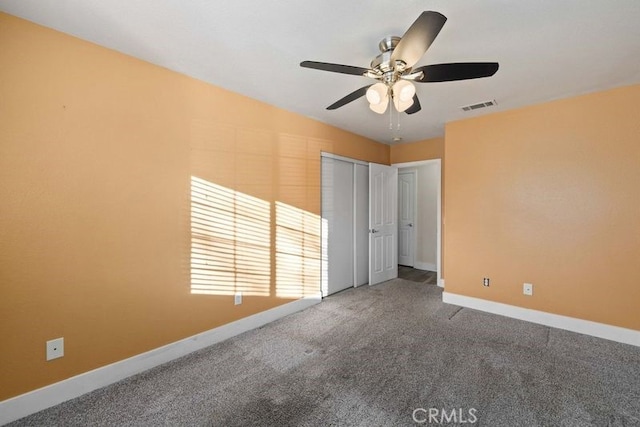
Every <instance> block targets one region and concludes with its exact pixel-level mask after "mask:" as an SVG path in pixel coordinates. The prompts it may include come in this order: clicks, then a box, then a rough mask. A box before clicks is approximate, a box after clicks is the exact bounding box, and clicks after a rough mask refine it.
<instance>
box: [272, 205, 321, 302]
mask: <svg viewBox="0 0 640 427" xmlns="http://www.w3.org/2000/svg"><path fill="white" fill-rule="evenodd" d="M320 236H321V233H320V217H319V216H318V215H314V214H312V213H310V212H307V211H305V210H302V209H298V208H296V207H293V206H290V205H287V204H285V203H281V202H276V296H277V297H280V298H302V297H305V296H310V295H314V294H317V293H318V292H319V290H320V289H319V285H320V265H321V264H320V256H321V238H320Z"/></svg>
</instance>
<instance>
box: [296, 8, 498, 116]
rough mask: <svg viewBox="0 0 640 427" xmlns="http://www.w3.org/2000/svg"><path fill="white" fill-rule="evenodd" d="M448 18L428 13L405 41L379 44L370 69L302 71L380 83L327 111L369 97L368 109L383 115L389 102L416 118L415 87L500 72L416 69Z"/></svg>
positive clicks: (490, 68)
mask: <svg viewBox="0 0 640 427" xmlns="http://www.w3.org/2000/svg"><path fill="white" fill-rule="evenodd" d="M446 21H447V18H446V17H445V16H444V15H442V14H441V13H438V12H433V11H425V12H422V13H421V14H420V16H419V17H418V19H416V21H415V22H414V23H413V24H411V26H410V27H409V29H408V30H407V31H406V32H405V33H404V35H403V36H402V37H396V36H388V37H385V38H384V39H382V41H380V43H379V44H378V47H379V49H380V51H381V53H380V54H379V55H378V56H376V57H375V58H374V59H373V61H371V67H370V68H362V67H354V66H351V65H342V64H332V63H327V62H315V61H303V62H301V63H300V66H301V67H304V68H313V69H316V70H322V71H331V72H334V73H342V74H351V75H356V76H364V77H367V78H371V79H375V80H378V82H377V83H374V84H372V85H370V86H365V87H362V88H360V89H357V90H355V91H354V92H352V93H350V94H349V95H347V96H345V97H343V98H341V99H339V100H338V101H336V102H334V103H333V104H331V105H330V106H329V107H327V109H328V110H335V109H336V108H340V107H342V106H344V105H346V104H348V103H350V102H352V101H355V100H356V99H358V98H360V97H362V96H366V99H367V101H368V102H369V108H370V109H371V110H372V111H374V112H376V113H378V114H384V112H385V111H386V110H387V106H388V104H389V98H391V100H392V101H393V105H394V107H395V109H396V110H397V111H398V112H406V113H407V114H414V113H417V112H418V111H420V109H421V106H420V101H419V100H418V96H417V94H416V87H415V86H414V85H413V83H412V82H416V83H432V82H447V81H455V80H467V79H477V78H481V77H490V76H492V75H494V74H495V73H496V71H498V63H497V62H461V63H447V64H433V65H425V66H421V67H418V68H415V69H414V68H413V66H414V65H416V63H417V62H418V61H419V60H420V59H421V58H422V56H423V55H424V54H425V52H426V51H427V49H429V47H430V46H431V43H432V42H433V41H434V40H435V38H436V36H437V35H438V34H439V33H440V30H441V29H442V27H443V26H444V24H445V22H446Z"/></svg>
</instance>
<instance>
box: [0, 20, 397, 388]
mask: <svg viewBox="0 0 640 427" xmlns="http://www.w3.org/2000/svg"><path fill="white" fill-rule="evenodd" d="M0 42H1V44H2V49H0V62H1V64H2V66H1V67H0V201H1V202H0V209H1V215H0V316H1V321H0V338H1V342H2V351H0V378H2V381H1V383H0V400H2V399H6V398H9V397H11V396H15V395H18V394H21V393H24V392H27V391H30V390H33V389H36V388H39V387H42V386H45V385H47V384H51V383H53V382H56V381H60V380H63V379H65V378H68V377H71V376H73V375H77V374H80V373H82V372H86V371H89V370H91V369H95V368H97V367H100V366H104V365H106V364H109V363H112V362H115V361H118V360H122V359H124V358H127V357H130V356H133V355H136V354H139V353H141V352H144V351H147V350H150V349H153V348H156V347H159V346H161V345H164V344H167V343H170V342H174V341H176V340H179V339H182V338H185V337H188V336H191V335H193V334H196V333H198V332H202V331H204V330H208V329H211V328H214V327H216V326H220V325H222V324H225V323H228V322H230V321H233V320H236V319H239V318H242V317H245V316H248V315H251V314H254V313H257V312H260V311H263V310H265V309H268V308H271V307H274V306H277V305H279V304H283V303H285V302H288V301H290V299H286V298H278V297H277V296H276V295H275V292H274V289H276V287H277V285H278V283H276V281H277V280H278V278H279V277H281V276H280V275H279V272H278V263H277V262H276V261H275V260H274V258H275V255H274V253H275V252H276V247H275V245H276V243H275V242H274V240H275V239H274V238H273V235H274V233H275V231H274V230H276V228H277V227H276V224H274V219H273V218H272V219H271V222H272V223H271V226H270V231H269V232H268V233H265V236H262V237H264V238H265V239H267V241H270V242H271V243H270V248H271V249H270V257H271V267H272V270H271V273H270V282H271V283H270V284H269V285H268V287H269V289H268V295H267V296H264V297H257V296H255V297H252V296H246V297H245V298H244V302H243V304H242V305H240V306H234V305H233V297H232V296H219V295H195V294H192V293H191V292H190V250H191V248H190V245H191V234H190V178H191V176H192V175H194V176H198V177H200V178H203V179H206V180H208V181H210V182H212V183H214V184H218V185H221V186H224V187H226V188H228V189H232V190H236V191H238V192H240V193H242V194H248V195H251V196H254V197H257V198H259V199H260V200H263V201H265V202H266V203H267V204H268V205H269V206H271V207H272V208H271V211H272V212H275V211H276V208H275V204H276V202H281V203H284V204H286V205H288V206H292V207H295V208H299V209H301V210H303V211H304V212H306V213H308V214H309V215H310V217H312V218H316V221H318V223H319V220H317V215H318V214H319V213H320V212H319V210H320V151H321V150H324V151H328V152H332V153H335V154H339V155H343V156H348V157H353V158H357V159H362V160H366V161H373V162H378V163H385V164H388V163H389V147H388V146H386V145H383V144H379V143H376V142H373V141H370V140H367V139H365V138H362V137H359V136H356V135H353V134H350V133H348V132H344V131H341V130H339V129H336V128H333V127H330V126H327V125H325V124H322V123H319V122H316V121H313V120H310V119H307V118H304V117H301V116H298V115H295V114H292V113H289V112H287V111H283V110H280V109H278V108H275V107H272V106H269V105H266V104H264V103H261V102H257V101H254V100H251V99H248V98H245V97H243V96H240V95H237V94H234V93H231V92H228V91H225V90H223V89H220V88H217V87H214V86H211V85H208V84H205V83H203V82H201V81H198V80H195V79H191V78H188V77H185V76H182V75H179V74H176V73H174V72H171V71H168V70H166V69H163V68H160V67H157V66H154V65H151V64H149V63H145V62H142V61H139V60H136V59H133V58H131V57H128V56H125V55H122V54H120V53H117V52H114V51H111V50H108V49H104V48H101V47H98V46H96V45H93V44H91V43H88V42H84V41H81V40H78V39H76V38H73V37H70V36H67V35H64V34H62V33H59V32H55V31H53V30H50V29H46V28H43V27H40V26H37V25H34V24H32V23H29V22H26V21H23V20H20V19H17V18H14V17H11V16H8V15H6V14H0ZM267 234H268V235H267ZM300 244H301V245H302V246H304V243H300ZM300 250H301V251H310V252H313V254H314V256H315V255H317V251H318V249H317V248H316V247H301V248H300ZM305 253H306V252H305ZM319 286H320V285H319V280H318V282H317V287H316V289H319ZM61 336H63V337H64V338H65V356H64V357H63V358H61V359H57V360H54V361H51V362H46V361H45V360H44V349H45V341H46V340H49V339H53V338H57V337H61Z"/></svg>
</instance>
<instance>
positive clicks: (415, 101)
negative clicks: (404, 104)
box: [404, 95, 422, 114]
mask: <svg viewBox="0 0 640 427" xmlns="http://www.w3.org/2000/svg"><path fill="white" fill-rule="evenodd" d="M420 110H422V107H421V106H420V101H418V95H413V104H412V105H411V107H409V108H407V109H406V110H404V112H405V113H407V114H414V113H417V112H418V111H420Z"/></svg>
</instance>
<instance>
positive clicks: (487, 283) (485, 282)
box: [482, 277, 489, 287]
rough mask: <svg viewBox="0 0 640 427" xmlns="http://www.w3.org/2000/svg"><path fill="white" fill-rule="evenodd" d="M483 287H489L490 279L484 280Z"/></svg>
mask: <svg viewBox="0 0 640 427" xmlns="http://www.w3.org/2000/svg"><path fill="white" fill-rule="evenodd" d="M482 286H487V287H488V286H489V278H488V277H485V278H484V279H482Z"/></svg>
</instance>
